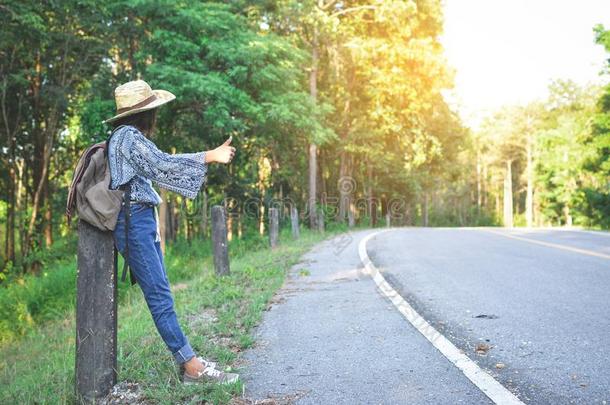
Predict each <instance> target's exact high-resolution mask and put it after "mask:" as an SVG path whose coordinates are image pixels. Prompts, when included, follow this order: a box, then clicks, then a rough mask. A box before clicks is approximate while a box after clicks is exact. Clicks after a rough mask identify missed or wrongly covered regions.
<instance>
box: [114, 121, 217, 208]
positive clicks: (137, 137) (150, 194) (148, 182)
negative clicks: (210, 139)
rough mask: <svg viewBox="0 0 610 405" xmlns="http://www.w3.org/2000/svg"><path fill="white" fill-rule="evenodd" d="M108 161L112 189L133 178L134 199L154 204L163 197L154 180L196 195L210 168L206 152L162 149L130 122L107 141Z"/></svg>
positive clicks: (180, 192)
mask: <svg viewBox="0 0 610 405" xmlns="http://www.w3.org/2000/svg"><path fill="white" fill-rule="evenodd" d="M108 163H109V165H110V177H111V182H110V188H111V189H113V190H116V189H117V188H119V186H121V185H123V184H126V183H127V182H129V181H131V200H132V201H135V202H145V203H151V204H154V205H159V204H160V203H161V201H162V200H161V197H160V196H159V194H158V193H157V192H156V191H155V190H154V189H153V187H152V182H154V183H155V184H157V185H158V186H159V187H163V188H164V189H167V190H170V191H174V192H176V193H179V194H181V195H183V196H185V197H187V198H195V197H196V196H197V193H198V192H199V189H201V186H202V185H203V183H204V182H205V181H206V179H207V171H208V165H207V162H206V160H205V152H198V153H178V154H175V155H171V154H168V153H165V152H162V151H160V150H159V149H158V148H157V146H156V145H155V144H154V143H153V142H152V141H150V140H149V139H147V138H146V137H145V136H144V134H143V133H142V132H141V131H140V130H139V129H138V128H136V127H134V126H131V125H126V126H123V127H120V128H118V129H117V130H116V131H115V132H114V135H113V136H112V138H111V139H110V143H109V145H108Z"/></svg>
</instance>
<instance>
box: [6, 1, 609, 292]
mask: <svg viewBox="0 0 610 405" xmlns="http://www.w3.org/2000/svg"><path fill="white" fill-rule="evenodd" d="M0 22H1V28H0V30H1V32H2V35H1V36H0V81H1V83H0V90H1V94H0V109H1V112H0V123H1V125H0V139H1V142H2V149H1V151H0V156H1V159H0V166H1V169H0V173H1V176H0V194H1V195H2V201H1V202H0V225H1V229H0V242H1V243H2V249H1V257H0V270H1V271H0V282H1V283H3V284H5V285H9V284H11V283H13V282H16V281H19V280H22V279H23V277H24V275H28V274H32V275H34V276H35V275H38V274H40V273H41V272H42V270H43V269H44V268H45V265H46V264H47V263H48V262H49V261H52V260H54V259H55V258H57V257H58V256H60V255H68V256H73V254H74V250H75V235H74V234H75V226H74V224H72V226H69V225H68V224H67V222H66V219H65V215H64V209H65V202H66V196H67V188H68V185H69V182H70V180H71V177H72V173H73V170H74V166H75V164H76V161H77V160H78V158H79V156H80V154H81V153H82V151H83V150H84V149H85V148H86V147H87V146H89V145H91V144H92V143H94V142H98V141H101V140H104V139H106V137H107V136H108V135H109V131H110V128H109V127H107V126H106V125H104V124H103V123H102V121H103V120H105V119H107V118H109V117H111V116H113V115H114V109H115V104H114V99H113V90H114V88H115V87H116V86H118V85H119V84H121V83H124V82H126V81H129V80H134V79H138V78H142V79H145V80H146V81H147V82H148V83H150V84H151V85H152V86H153V88H161V89H167V90H169V91H171V92H172V93H174V94H176V96H177V99H176V101H175V102H173V103H170V104H168V105H167V106H165V107H164V108H163V109H161V110H160V116H159V119H158V122H157V130H156V133H155V138H154V141H155V143H156V144H157V145H158V146H159V147H160V148H162V149H163V150H165V151H168V152H195V151H201V150H206V149H209V148H211V147H212V146H215V145H218V144H220V143H222V142H223V141H224V140H225V139H226V138H228V137H229V136H232V137H233V145H234V146H235V147H236V148H237V150H238V153H237V155H236V158H235V160H234V161H233V163H232V164H231V165H229V166H227V167H211V168H210V173H209V175H208V181H207V185H206V187H205V190H204V191H203V192H201V193H200V197H198V198H197V199H196V200H186V199H183V198H181V197H179V196H177V195H172V194H170V193H166V192H162V197H163V199H164V201H165V203H164V204H162V206H161V221H162V228H163V236H164V241H165V243H171V242H172V241H175V240H179V239H183V240H186V241H191V240H194V239H201V238H203V239H205V238H208V237H209V232H210V231H209V208H210V207H211V206H212V205H214V204H224V205H225V207H226V209H227V211H228V212H229V214H230V215H229V229H230V231H229V232H230V237H231V238H247V237H248V236H247V235H248V234H251V233H258V234H260V233H264V232H265V224H266V223H267V217H266V216H267V212H268V208H269V207H270V206H273V205H278V204H279V205H281V206H282V207H287V206H289V205H294V206H296V207H297V208H298V209H299V212H300V214H301V220H302V221H303V223H304V224H307V225H308V226H310V227H313V228H315V227H316V225H317V221H320V220H321V218H324V221H327V222H329V223H345V224H346V225H347V226H350V227H351V226H377V225H385V224H386V218H389V221H390V223H391V225H395V226H481V225H487V226H496V225H504V226H509V227H510V226H530V227H531V226H581V227H586V228H594V229H608V228H610V177H609V176H610V87H601V86H598V87H595V86H590V87H581V86H578V85H576V84H575V83H573V82H571V81H568V80H562V78H558V79H557V80H556V81H554V82H553V83H551V84H550V87H549V97H548V99H545V100H539V101H538V102H535V103H531V104H528V105H521V106H506V107H505V108H503V109H502V110H500V111H497V112H496V113H494V114H493V115H490V116H489V117H487V118H486V119H485V121H484V122H483V124H482V125H481V127H480V128H476V129H473V128H468V127H467V126H466V125H465V124H464V123H463V122H462V121H461V120H460V117H459V116H458V114H457V113H456V111H454V110H453V109H452V107H451V106H450V105H449V104H448V103H447V102H446V101H445V99H444V97H443V93H444V92H445V91H446V90H448V89H451V87H452V82H453V73H454V72H453V70H452V68H451V66H450V65H449V64H448V63H447V61H446V59H445V57H444V53H443V47H442V45H441V42H440V40H439V36H440V35H441V33H442V31H443V15H442V4H441V1H440V0H367V1H363V0H345V1H337V0H310V1H299V0H227V1H188V2H187V1H168V0H109V1H104V2H98V1H93V0H79V1H75V0H62V1H57V2H37V1H29V0H19V1H15V0H4V1H2V2H1V3H0ZM591 41H596V42H597V44H599V46H602V47H605V49H606V51H608V52H610V31H608V30H606V29H605V28H604V27H603V26H596V27H591ZM609 67H610V65H609ZM609 73H610V72H609V71H606V72H604V73H603V74H604V75H606V76H607V75H608V74H609ZM320 212H321V213H322V216H320V215H318V213H320ZM312 213H315V214H316V215H313V214H312Z"/></svg>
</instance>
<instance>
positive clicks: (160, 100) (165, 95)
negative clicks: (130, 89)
mask: <svg viewBox="0 0 610 405" xmlns="http://www.w3.org/2000/svg"><path fill="white" fill-rule="evenodd" d="M153 94H154V95H155V96H156V97H157V99H156V100H155V101H153V102H152V103H150V104H147V105H145V106H143V107H138V108H134V109H133V110H129V111H125V112H124V113H121V114H117V115H115V116H114V117H112V118H108V119H107V120H105V121H102V122H103V123H104V124H108V123H111V122H113V121H116V120H118V119H119V118H123V117H128V116H130V115H133V114H137V113H139V112H142V111H147V110H152V109H153V108H157V107H160V106H162V105H163V104H167V103H169V102H170V101H172V100H174V99H175V98H176V96H175V95H173V94H172V93H170V92H169V91H167V90H153Z"/></svg>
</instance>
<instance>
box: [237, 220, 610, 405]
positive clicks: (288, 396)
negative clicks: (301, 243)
mask: <svg viewBox="0 0 610 405" xmlns="http://www.w3.org/2000/svg"><path fill="white" fill-rule="evenodd" d="M371 232H374V231H364V232H359V233H352V234H348V235H343V236H340V237H338V238H335V239H332V240H329V241H327V242H324V243H322V244H320V245H318V246H317V247H316V248H315V249H314V250H312V251H311V252H309V253H308V254H307V255H306V256H305V257H304V258H303V261H302V262H301V263H299V264H298V265H296V266H295V267H294V268H293V269H291V271H290V274H289V277H288V279H287V282H286V284H285V285H284V287H283V288H282V289H281V290H280V291H279V293H278V295H277V296H276V297H275V303H274V304H273V305H272V306H271V309H270V310H269V311H268V312H266V313H265V315H264V317H263V321H262V322H261V324H260V325H259V327H258V328H257V330H256V332H255V335H256V338H257V343H256V345H255V346H254V347H253V348H252V349H251V350H248V351H247V352H246V353H244V355H243V357H242V360H243V364H242V365H243V369H242V377H243V380H244V382H245V383H246V396H247V397H249V398H252V399H263V398H268V397H271V398H275V399H277V400H278V403H282V401H286V402H288V403H290V402H293V403H297V404H402V403H405V404H406V403H409V404H455V403H465V404H487V403H491V401H490V400H489V399H488V398H487V397H486V396H485V395H484V394H483V393H482V391H481V390H480V389H479V387H477V386H475V385H474V384H473V383H472V382H471V381H470V380H468V379H467V378H466V377H465V375H464V374H462V372H461V371H460V370H459V369H457V368H456V367H455V366H454V365H453V364H452V363H451V362H450V361H449V360H447V359H446V358H445V357H444V356H443V355H442V354H441V353H440V352H439V351H438V350H436V349H435V348H434V347H433V346H432V345H431V343H430V342H429V341H428V340H426V339H425V338H424V337H423V336H422V335H421V334H420V333H419V332H418V331H417V330H416V329H415V328H414V327H413V326H412V325H411V324H410V323H409V322H407V320H406V319H405V318H404V317H403V316H402V314H400V313H399V312H398V311H397V309H396V307H395V306H394V305H393V304H392V303H391V302H390V301H389V300H388V299H387V298H385V297H384V296H383V295H382V294H381V293H380V291H379V289H377V287H376V284H375V283H374V282H373V281H372V279H371V277H370V276H369V275H368V274H365V273H363V272H362V263H361V262H360V257H359V256H358V251H357V247H358V243H359V241H360V240H361V239H362V238H363V237H364V236H366V235H368V234H369V233H371ZM366 247H367V252H368V254H369V256H370V258H371V260H372V262H373V263H374V264H375V266H376V267H377V268H378V269H379V270H380V271H381V273H382V274H383V276H384V277H385V279H386V280H387V281H388V282H389V283H390V284H391V286H392V287H394V289H395V290H396V291H397V292H398V293H399V294H400V295H401V296H402V297H403V298H404V299H405V300H406V301H407V302H408V303H409V304H411V306H413V307H414V308H415V309H416V310H417V312H419V314H421V315H422V316H423V317H424V318H425V319H426V320H427V321H428V322H429V323H430V324H431V325H433V326H434V327H435V328H436V329H437V330H438V331H439V332H441V333H442V334H443V335H444V336H445V337H446V338H447V339H449V341H450V342H451V343H453V344H454V345H455V346H457V347H458V348H459V349H461V350H463V352H464V353H465V354H467V355H468V356H469V357H470V358H471V359H472V360H473V361H474V362H475V363H477V364H478V365H479V366H480V367H481V368H482V369H484V370H486V371H487V372H488V373H489V374H491V375H492V376H493V377H494V378H495V379H496V380H497V381H498V382H500V383H501V384H502V385H503V386H504V387H506V388H507V389H509V390H510V391H511V392H512V393H514V394H515V395H517V397H518V398H519V399H520V400H521V401H523V402H524V403H528V404H570V403H578V404H610V367H609V362H610V344H609V341H610V313H609V310H610V300H609V297H610V236H608V235H607V234H604V233H593V232H580V231H546V230H544V231H523V230H511V231H509V230H502V229H431V228H403V229H393V230H390V231H388V232H385V233H382V234H379V235H377V236H375V237H373V238H372V239H371V240H370V241H369V242H368V244H367V246H366ZM481 344H484V345H487V347H488V348H489V349H488V350H487V351H486V353H485V352H484V351H483V352H481V351H480V352H479V353H477V352H476V351H475V348H476V347H477V345H479V347H481V346H480V345H481ZM604 401H605V402H604Z"/></svg>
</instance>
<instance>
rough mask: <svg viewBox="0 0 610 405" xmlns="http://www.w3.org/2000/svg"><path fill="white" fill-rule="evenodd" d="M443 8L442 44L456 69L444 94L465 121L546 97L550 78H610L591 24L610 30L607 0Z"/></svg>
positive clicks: (454, 1)
mask: <svg viewBox="0 0 610 405" xmlns="http://www.w3.org/2000/svg"><path fill="white" fill-rule="evenodd" d="M444 9H445V30H444V34H443V36H442V39H441V41H442V43H443V45H444V47H445V54H446V57H447V59H448V62H449V64H450V65H451V66H452V67H453V68H454V69H455V74H456V76H455V88H454V89H453V90H452V91H451V92H449V94H448V97H447V99H448V101H449V102H450V103H451V104H453V105H454V106H455V108H456V109H458V110H459V111H460V115H461V116H462V118H463V119H464V121H465V123H466V124H467V125H470V126H472V127H476V126H477V125H478V124H479V122H480V120H481V118H482V117H483V116H485V115H486V114H489V112H491V111H493V110H495V109H497V108H498V107H500V106H502V105H506V104H522V103H527V102H529V101H532V100H534V99H540V98H544V97H545V95H546V94H547V87H548V84H549V83H550V81H551V80H552V79H558V78H561V79H572V80H574V81H576V82H577V83H580V84H587V83H590V82H593V83H595V82H602V81H606V82H607V78H606V77H602V76H600V74H599V73H600V71H601V70H602V69H603V67H604V66H605V63H606V62H605V61H606V59H607V58H608V55H607V54H606V52H605V51H604V49H603V47H602V46H600V45H596V44H595V42H594V41H595V39H594V38H595V37H594V33H593V27H594V26H595V25H596V24H600V23H601V24H604V25H605V27H606V28H607V29H608V28H610V0H444Z"/></svg>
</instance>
